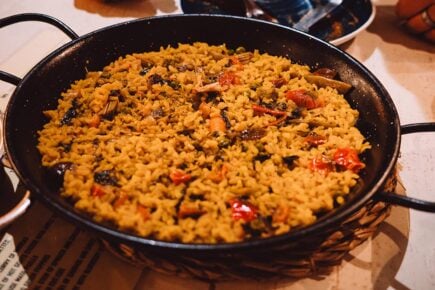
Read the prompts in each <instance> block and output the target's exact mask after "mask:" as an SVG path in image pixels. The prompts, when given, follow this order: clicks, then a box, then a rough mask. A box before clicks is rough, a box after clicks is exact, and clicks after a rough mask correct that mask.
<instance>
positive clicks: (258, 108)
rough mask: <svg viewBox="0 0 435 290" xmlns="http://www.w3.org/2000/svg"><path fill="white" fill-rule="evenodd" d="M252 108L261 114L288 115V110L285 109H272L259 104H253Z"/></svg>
mask: <svg viewBox="0 0 435 290" xmlns="http://www.w3.org/2000/svg"><path fill="white" fill-rule="evenodd" d="M252 109H253V110H254V112H256V113H260V114H270V115H273V116H284V115H287V112H284V111H279V110H272V109H269V108H266V107H263V106H259V105H255V104H254V105H252Z"/></svg>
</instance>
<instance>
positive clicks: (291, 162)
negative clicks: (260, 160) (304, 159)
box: [282, 155, 299, 170]
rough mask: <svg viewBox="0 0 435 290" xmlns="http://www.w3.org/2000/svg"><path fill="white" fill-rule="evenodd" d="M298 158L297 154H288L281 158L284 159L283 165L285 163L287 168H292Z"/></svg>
mask: <svg viewBox="0 0 435 290" xmlns="http://www.w3.org/2000/svg"><path fill="white" fill-rule="evenodd" d="M298 159H299V156H296V155H290V156H285V157H283V158H282V161H284V163H285V165H287V167H288V169H290V170H293V169H294V168H295V166H296V164H295V161H296V160H298Z"/></svg>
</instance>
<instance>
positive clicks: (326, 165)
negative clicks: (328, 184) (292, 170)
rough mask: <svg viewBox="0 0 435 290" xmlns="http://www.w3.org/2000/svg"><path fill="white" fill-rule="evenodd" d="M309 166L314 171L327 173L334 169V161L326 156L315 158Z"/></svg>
mask: <svg viewBox="0 0 435 290" xmlns="http://www.w3.org/2000/svg"><path fill="white" fill-rule="evenodd" d="M308 166H309V168H310V169H311V170H312V171H314V172H320V173H322V174H325V175H326V174H328V173H329V172H331V171H332V170H333V166H332V162H331V160H329V159H328V158H327V157H326V156H320V157H316V158H314V159H313V160H311V163H310V164H309V165H308Z"/></svg>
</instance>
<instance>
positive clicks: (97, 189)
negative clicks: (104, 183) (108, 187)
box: [91, 184, 106, 197]
mask: <svg viewBox="0 0 435 290" xmlns="http://www.w3.org/2000/svg"><path fill="white" fill-rule="evenodd" d="M105 194H106V192H104V189H103V187H101V186H99V185H97V184H94V185H92V188H91V195H92V196H94V197H102V196H104V195H105Z"/></svg>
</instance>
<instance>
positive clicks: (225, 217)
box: [38, 43, 370, 243]
mask: <svg viewBox="0 0 435 290" xmlns="http://www.w3.org/2000/svg"><path fill="white" fill-rule="evenodd" d="M307 74H310V70H309V67H307V66H302V65H298V64H295V63H292V62H291V60H289V59H287V58H284V57H277V56H271V55H268V54H265V53H263V54H262V53H260V52H258V51H253V52H247V53H243V54H233V53H232V50H229V49H228V48H227V47H226V46H225V45H220V46H211V45H208V44H205V43H194V44H180V45H179V46H178V47H176V48H173V47H166V48H161V49H160V50H159V51H153V52H145V53H135V54H131V55H127V56H125V57H120V58H119V59H118V60H116V61H114V62H113V63H111V64H109V65H108V66H106V67H105V68H104V69H103V70H102V71H99V72H89V73H88V74H87V76H86V78H85V79H82V80H78V81H76V82H75V83H74V84H72V85H71V88H70V89H68V90H67V91H66V92H64V93H63V94H62V98H60V99H59V103H58V107H57V108H56V109H55V110H50V111H46V112H45V115H46V116H47V117H48V118H49V122H48V123H47V124H46V125H45V126H44V128H43V129H42V130H41V131H40V132H39V145H38V149H39V151H40V153H41V155H42V164H43V165H44V166H45V167H47V168H49V169H53V168H55V167H59V166H60V165H64V168H66V169H67V170H65V173H64V179H63V185H62V187H61V189H60V194H61V195H62V196H63V197H65V198H68V199H70V200H72V201H73V202H74V205H75V207H76V208H77V209H79V210H81V211H83V212H86V213H88V214H90V215H91V216H92V217H93V218H94V219H95V220H96V221H99V222H109V223H113V224H115V225H116V226H117V227H118V228H120V229H122V230H126V231H130V232H134V233H136V234H138V235H140V236H144V237H149V238H153V239H158V240H165V241H178V242H183V243H223V242H239V241H244V240H248V239H252V238H259V237H262V238H265V237H269V236H273V235H277V234H282V233H286V232H288V231H290V230H292V229H295V228H299V227H303V226H307V225H309V224H312V223H313V222H315V221H316V216H317V215H318V214H319V213H323V212H325V211H329V210H332V209H333V208H334V206H335V205H336V204H337V203H340V202H342V201H343V197H346V196H347V195H348V194H349V192H350V191H351V188H352V187H353V186H354V185H355V184H356V182H357V180H358V178H359V176H358V174H357V172H358V170H359V169H360V168H362V167H363V166H364V165H363V164H362V163H359V164H357V165H358V168H356V169H355V168H354V167H346V166H343V165H342V164H341V163H340V162H339V161H338V159H337V160H336V159H334V158H335V157H334V156H335V155H336V153H337V151H338V150H340V149H343V148H346V149H349V150H352V152H355V153H356V154H360V153H362V152H363V151H364V150H366V149H368V148H369V147H370V145H369V144H368V143H367V142H366V141H365V140H364V137H363V136H362V135H361V133H360V132H359V131H358V129H357V128H355V127H354V125H355V123H356V120H357V118H358V112H357V111H356V110H353V109H352V108H351V107H350V106H349V104H348V103H347V101H346V100H345V99H344V97H343V95H340V94H339V93H337V91H336V90H335V89H332V88H329V87H317V86H316V85H313V84H311V83H309V82H307V81H306V80H305V78H304V76H305V75H307ZM295 91H299V92H302V93H303V94H304V96H305V97H307V95H308V96H309V97H312V101H313V102H314V108H308V107H307V106H308V105H307V104H308V103H304V102H305V101H304V102H303V103H299V104H298V103H297V101H294V100H293V99H292V98H291V97H289V94H292V93H289V92H295ZM255 106H257V107H255ZM265 110H269V111H265ZM214 128H217V129H216V131H214V132H213V131H212V130H214ZM310 138H311V139H310ZM310 140H311V141H310ZM312 140H317V141H312ZM319 160H320V161H322V162H323V163H320V165H321V166H320V167H319V164H317V163H318V162H317V161H319ZM316 162H317V163H316ZM315 163H316V164H315ZM313 164H314V165H313ZM353 164H354V163H353ZM322 166H323V167H322Z"/></svg>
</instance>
